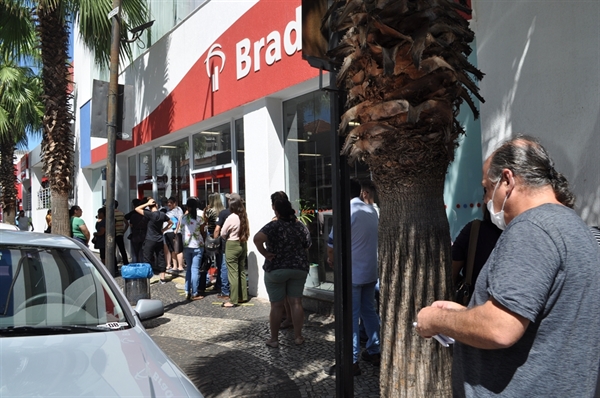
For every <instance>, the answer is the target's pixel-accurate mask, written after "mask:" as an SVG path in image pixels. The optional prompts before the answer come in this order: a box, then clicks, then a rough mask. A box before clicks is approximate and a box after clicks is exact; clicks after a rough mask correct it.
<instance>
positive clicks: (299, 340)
mask: <svg viewBox="0 0 600 398" xmlns="http://www.w3.org/2000/svg"><path fill="white" fill-rule="evenodd" d="M303 343H304V337H302V336H300V337H298V338H295V339H294V344H296V345H301V344H303Z"/></svg>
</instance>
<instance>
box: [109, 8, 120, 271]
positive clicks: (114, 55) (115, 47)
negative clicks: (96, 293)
mask: <svg viewBox="0 0 600 398" xmlns="http://www.w3.org/2000/svg"><path fill="white" fill-rule="evenodd" d="M112 4H113V10H114V9H118V10H119V11H118V12H117V14H116V15H115V16H113V17H112V41H111V45H110V80H109V84H108V112H107V113H108V118H107V119H108V120H107V123H106V127H107V130H106V138H107V142H106V146H107V152H106V260H105V261H106V268H107V269H108V272H110V274H111V275H112V276H115V275H116V272H117V264H116V257H115V174H116V173H115V168H116V162H117V148H116V147H117V104H118V101H117V100H118V97H117V96H118V95H119V41H120V37H121V20H120V17H121V0H113V3H112Z"/></svg>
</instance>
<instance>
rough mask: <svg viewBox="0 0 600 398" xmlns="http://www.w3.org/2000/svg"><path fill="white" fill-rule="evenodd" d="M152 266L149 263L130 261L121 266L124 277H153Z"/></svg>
mask: <svg viewBox="0 0 600 398" xmlns="http://www.w3.org/2000/svg"><path fill="white" fill-rule="evenodd" d="M152 275H153V273H152V266H151V265H150V264H148V263H129V264H127V265H124V266H122V267H121V276H122V277H123V279H142V278H152Z"/></svg>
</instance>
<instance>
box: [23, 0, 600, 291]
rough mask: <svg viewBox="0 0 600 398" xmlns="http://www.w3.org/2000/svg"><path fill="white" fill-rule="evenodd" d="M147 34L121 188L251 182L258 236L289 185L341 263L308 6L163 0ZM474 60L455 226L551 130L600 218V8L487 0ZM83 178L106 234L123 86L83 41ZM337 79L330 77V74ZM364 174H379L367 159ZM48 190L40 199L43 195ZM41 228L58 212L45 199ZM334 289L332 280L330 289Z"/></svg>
mask: <svg viewBox="0 0 600 398" xmlns="http://www.w3.org/2000/svg"><path fill="white" fill-rule="evenodd" d="M150 4H151V7H153V8H151V12H152V19H154V20H156V22H155V24H154V26H153V27H152V32H151V33H150V34H148V35H143V36H142V38H143V41H144V44H146V46H147V48H145V49H144V48H141V49H140V48H138V49H137V50H136V56H137V58H135V60H134V62H133V63H132V64H130V65H128V66H126V67H123V68H122V73H121V75H120V83H121V84H124V85H129V86H132V88H133V129H132V132H131V133H132V140H131V141H119V142H118V145H117V178H116V180H117V187H116V197H117V199H118V201H119V203H120V205H119V208H120V209H121V210H123V211H128V210H129V209H130V203H131V200H132V199H133V198H136V197H141V196H153V197H155V198H157V199H159V198H163V197H170V196H175V197H177V198H178V199H179V201H180V203H185V201H186V199H187V198H188V197H189V196H192V195H194V196H198V197H200V198H201V199H202V200H206V198H207V195H208V194H209V193H211V192H213V191H214V192H221V193H223V194H224V193H228V192H239V193H240V194H241V195H242V196H243V197H244V198H245V200H246V204H247V210H248V217H249V220H250V227H251V235H253V234H254V233H256V232H257V231H258V230H259V229H260V228H261V227H262V226H263V225H264V224H266V223H267V222H268V221H269V220H270V219H271V218H272V216H273V213H272V210H271V205H270V195H271V193H272V192H274V191H278V190H285V191H286V192H287V193H288V194H289V196H290V199H291V200H292V202H293V203H294V204H295V206H296V207H297V208H298V206H299V205H300V204H302V206H303V207H304V209H305V210H307V211H308V213H309V214H315V215H316V216H315V217H314V218H313V221H312V222H311V224H310V229H311V233H312V235H313V248H312V249H311V250H312V251H311V261H312V262H314V263H318V264H320V265H321V267H319V269H320V274H321V281H323V282H327V281H328V282H332V275H331V273H325V267H324V264H325V261H324V253H325V246H324V244H325V240H324V239H325V238H324V236H325V235H326V234H327V232H328V231H329V225H330V223H331V208H332V197H331V166H330V164H331V151H330V145H329V141H330V138H329V131H330V125H329V122H330V112H329V102H328V95H327V93H326V92H324V91H320V90H319V77H318V70H316V69H314V68H312V67H310V66H309V65H308V63H306V62H305V61H304V60H303V59H302V54H301V50H302V49H301V47H302V41H301V3H300V0H291V1H281V2H273V1H267V0H250V1H220V0H212V1H206V2H190V1H188V0H186V1H177V0H172V1H168V2H167V1H163V2H160V4H158V5H157V4H156V2H152V3H150ZM472 7H473V17H472V19H471V27H472V29H473V30H474V31H475V35H476V42H475V43H473V47H474V48H475V51H474V52H473V54H472V56H471V60H472V62H473V63H474V64H476V65H477V66H478V68H479V69H480V70H482V71H483V72H484V73H485V74H486V76H485V78H484V79H483V81H482V82H481V83H480V87H481V94H482V95H483V97H484V98H485V99H486V103H485V104H480V109H481V118H480V120H477V121H473V120H472V116H471V115H470V111H468V110H466V111H465V112H463V113H462V114H461V117H463V118H464V121H463V123H464V125H465V128H466V131H467V134H466V137H464V139H463V142H462V145H461V148H459V151H458V153H457V156H456V160H455V162H454V164H453V165H452V166H451V169H450V171H449V174H448V178H447V183H446V192H445V201H446V204H447V208H448V216H449V219H450V224H451V232H452V234H453V236H455V235H456V234H457V233H458V231H459V230H460V228H461V227H462V226H463V225H464V224H465V223H466V222H467V221H469V220H471V219H472V218H473V217H474V216H475V215H476V214H477V213H478V212H479V207H480V206H481V196H482V192H481V188H480V181H481V162H482V158H483V157H485V156H487V155H488V154H489V153H490V152H491V151H492V150H493V149H494V147H495V145H496V144H497V143H498V142H500V141H501V140H503V139H505V138H508V137H510V136H513V135H515V134H517V133H525V134H529V135H533V136H538V137H540V138H541V140H542V142H543V144H544V145H545V146H546V147H547V149H548V150H549V151H550V153H551V154H552V155H553V156H554V159H555V161H556V167H557V169H558V170H559V171H561V172H562V173H563V174H565V176H567V178H568V179H569V180H570V182H571V184H572V188H573V191H574V192H575V193H576V195H577V197H578V200H577V209H576V210H577V211H578V213H579V214H580V215H581V216H582V217H583V219H584V220H585V221H586V222H587V223H588V224H589V225H598V224H600V172H599V170H600V167H599V164H598V154H599V153H600V2H579V3H577V6H576V7H574V6H573V4H571V3H569V2H528V1H514V2H490V1H478V0H475V1H473V2H472ZM74 64H75V69H74V73H75V91H74V94H75V104H74V110H75V116H76V119H75V125H74V129H75V132H76V137H77V138H76V145H77V155H76V156H77V159H76V164H77V166H78V169H79V171H78V173H77V176H76V191H75V193H74V198H73V201H74V202H76V203H77V204H79V205H80V206H81V207H82V209H83V211H84V212H83V218H84V219H85V221H86V224H88V226H91V228H92V229H93V224H94V216H95V214H96V210H97V209H98V208H99V207H101V206H102V203H103V200H104V198H105V191H106V188H105V181H104V178H103V170H104V168H105V167H106V140H105V139H102V138H93V137H91V118H92V114H91V109H92V104H93V101H94V100H96V99H95V98H92V97H93V96H92V84H93V80H94V79H99V80H105V81H108V72H107V71H104V72H99V71H98V70H97V69H96V68H95V67H94V65H93V59H92V58H91V57H90V55H89V54H88V53H87V52H86V51H85V50H84V48H83V45H82V44H81V42H80V41H78V40H75V44H74ZM323 78H324V83H323V84H325V85H326V84H327V75H326V74H325V76H324V77H323ZM30 167H31V187H32V192H37V191H39V190H40V189H41V184H42V180H43V176H42V174H41V162H40V157H39V148H38V150H36V151H34V152H33V153H32V154H31V155H30ZM354 174H355V175H356V176H359V177H364V176H368V171H367V170H366V168H365V167H363V166H357V167H356V168H355V170H354ZM32 195H33V194H32ZM32 207H33V222H34V224H35V225H36V229H37V228H41V226H43V225H44V221H43V219H44V215H45V214H46V209H44V208H43V207H40V206H37V207H36V205H35V203H34V204H33V206H32ZM262 261H263V260H262V258H261V256H260V255H259V254H258V252H257V251H256V249H255V248H254V247H253V245H252V243H251V242H249V255H248V267H249V276H250V289H251V293H252V294H255V295H259V296H263V297H265V296H266V291H265V289H264V286H263V283H262V268H261V265H262ZM325 285H327V284H325Z"/></svg>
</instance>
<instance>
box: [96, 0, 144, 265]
mask: <svg viewBox="0 0 600 398" xmlns="http://www.w3.org/2000/svg"><path fill="white" fill-rule="evenodd" d="M112 5H113V9H112V11H111V12H110V14H109V16H111V18H112V38H111V43H110V78H109V82H108V109H107V121H106V147H107V149H106V229H105V230H106V232H105V234H106V235H105V236H106V268H107V269H108V272H110V274H111V275H112V276H116V274H117V264H116V256H115V254H116V252H115V233H116V230H115V178H116V177H115V175H116V170H115V169H116V163H117V125H118V123H117V115H118V112H117V111H118V104H119V98H118V95H119V48H120V44H121V0H113V2H112ZM153 23H154V21H150V22H146V23H145V24H143V25H140V26H138V27H136V28H133V29H131V33H132V34H133V38H132V39H131V40H127V39H125V40H124V41H126V42H127V43H133V42H134V41H136V40H137V39H139V37H140V35H141V34H142V32H143V31H144V30H145V29H147V28H149V27H150V26H152V24H153Z"/></svg>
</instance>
